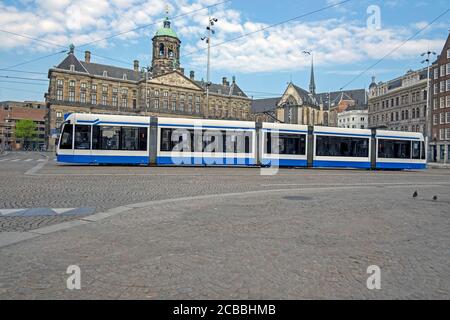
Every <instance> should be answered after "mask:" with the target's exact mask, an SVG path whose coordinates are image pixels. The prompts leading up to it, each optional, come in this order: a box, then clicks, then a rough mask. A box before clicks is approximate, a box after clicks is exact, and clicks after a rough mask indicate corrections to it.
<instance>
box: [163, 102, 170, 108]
mask: <svg viewBox="0 0 450 320" xmlns="http://www.w3.org/2000/svg"><path fill="white" fill-rule="evenodd" d="M168 108H169V101H167V100H163V109H164V110H167V109H168Z"/></svg>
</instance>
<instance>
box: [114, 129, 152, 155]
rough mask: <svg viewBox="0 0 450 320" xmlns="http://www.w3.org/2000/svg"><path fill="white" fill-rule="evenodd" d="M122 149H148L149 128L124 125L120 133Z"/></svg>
mask: <svg viewBox="0 0 450 320" xmlns="http://www.w3.org/2000/svg"><path fill="white" fill-rule="evenodd" d="M120 137H121V139H120V141H121V143H120V150H128V151H145V150H147V129H146V128H137V127H122V132H121V135H120Z"/></svg>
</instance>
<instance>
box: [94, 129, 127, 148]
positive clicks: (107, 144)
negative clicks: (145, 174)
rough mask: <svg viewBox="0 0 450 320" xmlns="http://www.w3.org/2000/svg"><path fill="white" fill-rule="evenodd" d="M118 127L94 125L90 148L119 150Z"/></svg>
mask: <svg viewBox="0 0 450 320" xmlns="http://www.w3.org/2000/svg"><path fill="white" fill-rule="evenodd" d="M120 129H121V128H120V127H103V126H94V128H93V134H92V149H94V150H120Z"/></svg>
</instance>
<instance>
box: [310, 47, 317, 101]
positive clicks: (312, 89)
mask: <svg viewBox="0 0 450 320" xmlns="http://www.w3.org/2000/svg"><path fill="white" fill-rule="evenodd" d="M309 93H311V94H313V95H314V94H316V82H315V81H314V57H313V56H312V55H311V78H310V80H309Z"/></svg>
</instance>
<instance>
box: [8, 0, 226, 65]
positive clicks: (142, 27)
mask: <svg viewBox="0 0 450 320" xmlns="http://www.w3.org/2000/svg"><path fill="white" fill-rule="evenodd" d="M228 2H231V0H226V1H221V2H218V3H215V4H212V5H209V6H205V7H202V8H199V9H196V10H192V11H189V12H186V13H183V14H180V15H177V16H174V17H172V21H174V20H177V19H180V18H182V17H185V16H189V15H192V14H194V13H197V12H200V11H203V10H209V9H210V8H213V7H216V6H219V5H221V4H225V3H228ZM161 22H162V20H158V21H156V22H152V23H150V24H146V25H142V26H139V27H137V28H134V29H130V30H127V31H123V32H120V33H116V34H113V35H110V36H108V37H105V38H102V39H97V40H94V41H90V42H86V43H84V44H81V45H79V46H77V47H76V48H81V47H85V46H88V45H91V44H94V43H98V42H101V41H105V40H109V39H112V38H115V37H118V36H121V35H124V34H127V33H130V32H133V31H137V30H140V29H144V28H147V27H150V26H153V25H156V24H159V23H161ZM0 32H4V33H8V34H10V35H14V36H18V37H23V38H27V39H30V40H33V41H37V42H41V43H45V44H47V45H50V46H52V47H53V46H58V47H62V48H66V46H63V45H61V44H57V43H53V42H50V41H46V40H42V39H37V38H34V37H31V36H29V35H25V34H19V33H16V32H12V31H8V30H3V29H0ZM66 51H67V50H66ZM75 51H81V50H79V49H75ZM91 55H93V56H97V57H99V58H103V59H108V60H111V61H116V62H120V63H123V64H127V65H128V64H129V62H126V61H122V60H118V59H115V58H110V57H105V56H100V55H97V54H92V53H91ZM30 62H33V61H30ZM26 63H29V62H25V63H24V64H26ZM8 69H10V68H8ZM0 70H2V71H4V69H0Z"/></svg>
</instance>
